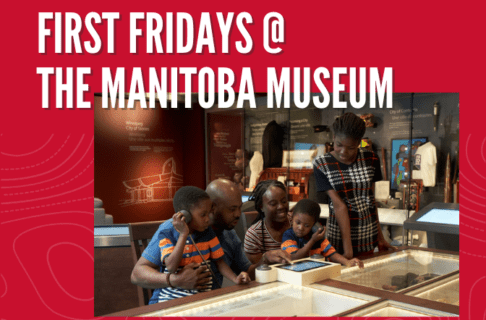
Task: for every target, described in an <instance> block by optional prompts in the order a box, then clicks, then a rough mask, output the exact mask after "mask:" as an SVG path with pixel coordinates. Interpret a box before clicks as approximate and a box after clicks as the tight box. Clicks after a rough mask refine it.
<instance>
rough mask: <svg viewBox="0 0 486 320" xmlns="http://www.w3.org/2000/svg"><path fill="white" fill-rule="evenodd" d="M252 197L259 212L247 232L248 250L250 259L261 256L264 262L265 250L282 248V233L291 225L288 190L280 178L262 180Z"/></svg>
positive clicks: (256, 258)
mask: <svg viewBox="0 0 486 320" xmlns="http://www.w3.org/2000/svg"><path fill="white" fill-rule="evenodd" d="M249 200H250V201H255V209H256V210H257V211H258V216H257V218H256V219H255V221H253V223H252V225H251V226H250V228H248V231H247V232H246V235H245V242H244V250H245V254H246V256H247V257H248V259H249V260H250V261H251V263H257V262H258V261H260V259H262V258H263V261H264V262H265V261H266V259H265V252H267V251H270V250H277V249H280V246H281V244H282V235H283V234H284V232H285V231H286V230H287V229H288V228H290V223H289V220H288V217H287V214H288V211H289V202H288V200H287V192H286V189H285V186H284V184H283V183H281V182H280V181H276V180H265V181H260V182H259V183H258V184H257V185H256V187H255V190H254V191H253V193H252V195H251V196H250V198H249Z"/></svg>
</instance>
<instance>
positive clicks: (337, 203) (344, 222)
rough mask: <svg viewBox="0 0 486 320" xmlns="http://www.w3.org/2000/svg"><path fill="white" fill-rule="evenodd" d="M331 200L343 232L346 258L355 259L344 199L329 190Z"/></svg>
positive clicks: (342, 237)
mask: <svg viewBox="0 0 486 320" xmlns="http://www.w3.org/2000/svg"><path fill="white" fill-rule="evenodd" d="M327 194H328V195H329V198H331V200H332V203H333V204H334V210H335V211H336V220H337V223H338V225H339V229H340V230H341V239H343V247H344V257H345V258H347V259H351V258H352V257H353V246H352V244H351V227H350V224H349V213H348V208H347V207H346V204H345V203H344V201H343V199H341V197H340V196H339V194H338V193H337V192H336V191H335V190H327Z"/></svg>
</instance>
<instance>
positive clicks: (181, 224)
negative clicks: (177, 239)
mask: <svg viewBox="0 0 486 320" xmlns="http://www.w3.org/2000/svg"><path fill="white" fill-rule="evenodd" d="M172 225H173V226H174V228H175V229H176V230H177V231H178V232H179V233H180V234H181V235H186V236H187V235H188V234H189V226H188V225H187V223H186V218H185V217H184V215H183V214H182V212H177V213H176V214H174V215H173V216H172Z"/></svg>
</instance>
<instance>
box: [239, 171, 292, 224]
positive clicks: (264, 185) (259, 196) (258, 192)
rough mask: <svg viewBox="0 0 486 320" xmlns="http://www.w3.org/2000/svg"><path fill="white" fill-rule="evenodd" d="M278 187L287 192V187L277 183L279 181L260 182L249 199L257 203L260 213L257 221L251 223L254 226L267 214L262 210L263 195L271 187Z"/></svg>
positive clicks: (256, 207) (256, 206)
mask: <svg viewBox="0 0 486 320" xmlns="http://www.w3.org/2000/svg"><path fill="white" fill-rule="evenodd" d="M274 186H275V187H277V188H280V189H282V190H283V191H284V192H287V190H286V189H285V186H284V184H283V183H282V182H280V181H277V180H264V181H260V182H259V183H258V184H257V185H256V187H255V189H254V190H253V193H252V194H251V196H250V198H249V199H248V200H249V201H255V209H256V211H258V216H257V217H256V219H255V220H254V221H253V222H252V223H251V224H252V225H253V224H255V223H257V222H258V221H259V220H263V219H264V218H265V213H263V210H262V205H263V195H264V194H265V192H267V190H268V189H269V188H270V187H274Z"/></svg>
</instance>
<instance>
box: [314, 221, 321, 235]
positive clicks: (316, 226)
mask: <svg viewBox="0 0 486 320" xmlns="http://www.w3.org/2000/svg"><path fill="white" fill-rule="evenodd" d="M322 228H323V226H322V224H320V223H319V221H317V222H316V224H315V225H313V226H312V232H313V233H316V232H318V231H319V230H322Z"/></svg>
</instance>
